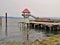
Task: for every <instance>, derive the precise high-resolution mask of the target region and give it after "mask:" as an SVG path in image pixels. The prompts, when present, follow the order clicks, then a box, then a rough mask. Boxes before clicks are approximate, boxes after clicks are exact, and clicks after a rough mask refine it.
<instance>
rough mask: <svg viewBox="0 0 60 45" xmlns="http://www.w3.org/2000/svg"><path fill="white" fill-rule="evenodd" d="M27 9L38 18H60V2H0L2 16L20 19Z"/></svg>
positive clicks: (39, 0) (14, 0) (38, 0)
mask: <svg viewBox="0 0 60 45" xmlns="http://www.w3.org/2000/svg"><path fill="white" fill-rule="evenodd" d="M25 8H27V9H29V10H30V12H31V15H33V16H37V17H60V0H0V16H5V12H7V14H8V16H14V17H20V16H21V14H22V11H23V10H24V9H25Z"/></svg>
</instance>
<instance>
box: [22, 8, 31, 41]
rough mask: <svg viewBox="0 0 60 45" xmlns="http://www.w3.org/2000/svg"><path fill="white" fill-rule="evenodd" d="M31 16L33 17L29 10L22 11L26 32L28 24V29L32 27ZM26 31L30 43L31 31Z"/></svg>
mask: <svg viewBox="0 0 60 45" xmlns="http://www.w3.org/2000/svg"><path fill="white" fill-rule="evenodd" d="M30 15H31V14H30V11H29V10H28V9H27V8H26V9H24V10H23V11H22V16H23V17H24V20H23V22H24V24H23V26H24V30H25V25H27V24H28V25H27V27H29V26H30V24H29V16H30ZM26 31H27V33H26V37H27V38H26V39H27V41H28V40H29V30H28V29H27V30H26Z"/></svg>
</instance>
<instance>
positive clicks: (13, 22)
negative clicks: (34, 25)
mask: <svg viewBox="0 0 60 45" xmlns="http://www.w3.org/2000/svg"><path fill="white" fill-rule="evenodd" d="M21 21H22V19H20V18H8V30H7V34H8V35H7V37H6V35H5V19H4V18H3V19H2V29H1V30H0V40H1V39H2V40H4V41H5V42H12V41H16V42H24V41H26V34H25V33H24V32H23V30H20V27H19V24H18V22H21ZM46 38H47V36H46V32H45V31H42V30H38V29H30V30H29V40H30V41H34V40H36V39H46Z"/></svg>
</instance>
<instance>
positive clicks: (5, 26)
mask: <svg viewBox="0 0 60 45" xmlns="http://www.w3.org/2000/svg"><path fill="white" fill-rule="evenodd" d="M5 15H6V26H5V35H6V36H7V13H5Z"/></svg>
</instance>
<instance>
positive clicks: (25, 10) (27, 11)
mask: <svg viewBox="0 0 60 45" xmlns="http://www.w3.org/2000/svg"><path fill="white" fill-rule="evenodd" d="M22 13H30V11H29V10H28V9H27V8H26V9H24V10H23V11H22Z"/></svg>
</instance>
